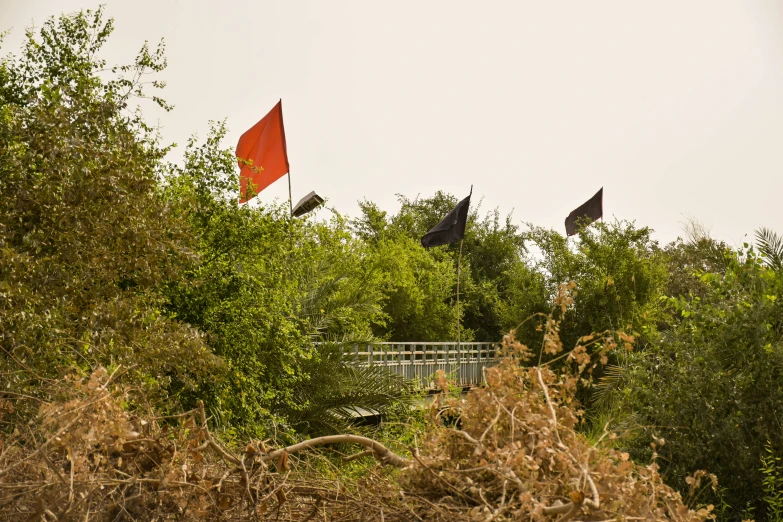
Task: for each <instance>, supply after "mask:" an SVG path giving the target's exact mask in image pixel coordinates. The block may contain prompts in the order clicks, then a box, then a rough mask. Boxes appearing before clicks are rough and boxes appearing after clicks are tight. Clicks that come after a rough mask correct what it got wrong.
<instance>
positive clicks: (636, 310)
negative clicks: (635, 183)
mask: <svg viewBox="0 0 783 522" xmlns="http://www.w3.org/2000/svg"><path fill="white" fill-rule="evenodd" d="M651 232H652V231H651V230H650V229H649V228H647V227H642V228H636V227H635V226H634V225H633V224H632V223H628V222H615V223H603V222H599V223H595V224H593V225H592V226H591V227H589V228H582V229H581V230H580V231H579V236H578V237H579V241H578V242H577V243H576V244H575V245H574V246H573V247H572V246H571V244H569V241H568V240H567V238H565V237H563V236H562V235H560V234H559V233H557V232H555V231H552V230H545V229H541V228H532V229H531V230H530V232H528V234H527V238H528V239H529V240H530V241H531V242H533V243H535V244H536V245H537V246H538V247H539V248H540V249H541V258H542V259H541V261H540V262H539V264H538V270H539V271H540V272H541V273H543V274H545V277H546V281H547V283H546V284H547V292H548V294H549V295H554V292H555V291H556V289H557V285H559V284H562V283H565V282H568V281H573V282H575V283H576V285H577V288H578V289H579V291H578V293H577V294H576V297H575V306H574V307H573V308H571V309H570V310H569V311H568V312H567V313H566V316H565V318H564V319H563V324H562V327H561V336H562V338H563V342H564V343H565V344H566V345H571V344H575V343H576V340H577V339H578V338H579V337H581V336H584V335H589V334H590V333H591V332H602V331H605V330H628V331H630V332H635V333H637V334H638V336H639V337H638V338H639V341H640V342H641V343H642V344H646V343H647V342H649V341H648V339H649V337H650V335H652V333H653V332H654V329H655V326H656V324H657V322H658V321H660V320H661V318H662V317H663V306H662V305H661V300H660V298H661V296H662V295H663V289H664V286H665V284H666V281H667V276H668V274H667V271H666V266H665V262H664V256H663V255H662V253H661V251H660V249H659V247H658V245H657V243H656V242H655V241H654V240H652V238H651V237H650V236H651ZM637 344H639V343H638V342H637Z"/></svg>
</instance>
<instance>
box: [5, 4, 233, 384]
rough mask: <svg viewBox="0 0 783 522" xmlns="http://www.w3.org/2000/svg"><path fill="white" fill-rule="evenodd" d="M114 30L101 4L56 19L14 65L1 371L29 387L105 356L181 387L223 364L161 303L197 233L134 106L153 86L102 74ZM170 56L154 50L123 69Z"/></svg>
mask: <svg viewBox="0 0 783 522" xmlns="http://www.w3.org/2000/svg"><path fill="white" fill-rule="evenodd" d="M111 29H112V25H111V22H110V21H109V22H106V23H104V22H103V20H102V12H101V10H98V11H97V12H89V11H88V12H86V13H80V14H77V15H70V16H63V17H61V18H59V19H58V20H54V19H50V20H49V21H47V22H46V23H45V24H44V26H43V28H42V29H41V31H40V34H39V35H35V34H34V33H32V32H28V36H27V42H26V45H25V48H24V52H23V54H22V56H21V58H19V59H15V58H13V57H8V58H6V59H5V60H4V62H3V65H2V68H3V71H4V74H3V75H0V76H1V77H2V81H3V82H4V83H3V85H2V87H0V143H2V144H3V145H2V147H0V281H2V283H0V324H1V325H2V326H1V327H0V328H2V334H3V335H2V339H1V340H0V346H1V347H2V353H3V356H2V357H0V367H2V368H3V370H5V371H9V372H13V377H12V383H13V386H14V387H15V389H17V390H19V391H20V392H21V391H23V390H24V391H25V392H29V393H39V392H40V391H41V390H39V388H38V385H40V383H41V379H43V378H49V377H58V376H61V375H62V374H63V373H64V372H68V371H74V370H75V371H80V370H87V369H88V368H90V367H91V366H94V365H96V364H103V365H107V366H110V367H116V366H117V365H119V364H122V365H123V366H125V367H127V368H132V369H133V371H132V372H129V373H126V374H125V375H126V376H127V378H128V379H131V381H133V382H135V383H136V384H143V385H144V386H145V387H146V388H147V390H148V391H149V390H153V389H156V390H159V391H166V390H168V391H169V392H171V391H172V390H173V389H175V388H179V389H194V388H195V387H197V385H198V382H199V381H200V380H201V379H204V378H206V377H207V376H208V375H210V374H212V373H213V372H214V371H216V370H217V368H218V364H217V363H218V361H217V360H216V359H215V358H214V357H213V356H212V355H211V354H210V353H209V351H208V350H207V348H206V346H205V345H204V343H203V340H202V337H201V335H200V334H199V332H197V331H195V330H193V329H191V328H188V327H187V326H185V325H182V324H180V323H177V322H175V321H171V320H170V319H169V318H168V317H167V316H166V315H165V314H164V313H163V305H164V301H163V299H162V298H161V295H160V294H159V293H158V292H157V287H158V285H159V284H160V283H161V282H162V281H165V280H168V279H171V278H176V277H178V275H179V274H180V273H181V268H182V266H183V263H184V262H185V260H186V258H187V255H186V254H187V248H188V235H187V233H186V230H185V228H184V226H183V225H184V224H183V223H181V222H180V221H179V220H178V219H177V218H176V217H175V216H173V215H172V213H171V212H170V209H169V208H168V207H167V206H166V204H165V202H164V201H163V200H162V199H161V198H160V195H159V192H158V186H157V179H156V170H157V169H158V167H159V165H160V162H161V159H162V157H163V155H164V154H165V152H166V149H165V148H161V147H160V146H159V145H158V143H157V140H156V139H155V137H154V136H153V135H152V134H151V133H150V132H149V131H148V127H146V126H145V125H144V124H143V122H142V121H141V120H140V119H139V118H137V117H135V116H133V115H127V114H124V112H123V108H124V107H125V106H126V104H127V103H128V101H129V100H130V99H131V98H132V97H133V96H139V95H141V94H143V91H141V90H138V89H136V90H135V91H131V92H125V91H123V87H124V86H125V85H126V83H125V82H124V80H123V79H122V78H121V77H114V79H111V80H108V81H103V80H101V78H99V76H98V75H99V71H100V70H101V69H102V67H103V65H104V64H103V62H101V61H99V60H97V59H96V58H95V57H94V55H95V53H96V52H97V51H98V50H99V49H100V47H101V46H102V45H103V43H104V42H105V39H106V38H107V37H108V35H109V34H110V33H111ZM163 65H164V64H162V63H160V62H158V61H155V58H154V56H153V57H151V56H150V55H149V54H148V53H147V52H146V51H142V53H141V55H140V58H139V59H137V61H136V62H135V63H134V64H133V65H131V66H129V67H127V68H125V71H127V72H128V73H130V74H132V75H133V76H134V77H141V76H142V75H145V74H148V73H151V72H154V71H157V70H159V69H161V68H162V67H163ZM137 87H138V86H137ZM10 385H11V383H9V386H10ZM158 397H159V398H162V397H165V394H163V395H162V396H160V395H159V396H158ZM171 398H172V399H176V396H172V397H171Z"/></svg>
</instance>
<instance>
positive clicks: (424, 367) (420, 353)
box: [352, 342, 498, 388]
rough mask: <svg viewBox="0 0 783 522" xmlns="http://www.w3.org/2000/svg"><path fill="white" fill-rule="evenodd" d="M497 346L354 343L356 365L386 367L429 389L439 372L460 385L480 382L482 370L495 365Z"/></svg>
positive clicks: (432, 343)
mask: <svg viewBox="0 0 783 522" xmlns="http://www.w3.org/2000/svg"><path fill="white" fill-rule="evenodd" d="M497 348H498V344H497V343H460V344H457V343H455V342H454V343H438V342H429V343H415V342H406V343H375V344H367V345H364V344H362V345H358V344H354V345H353V346H352V354H353V356H354V357H355V358H356V360H357V361H358V362H359V364H376V365H381V366H386V367H388V368H389V369H391V370H393V371H394V372H396V373H398V374H400V375H402V376H403V377H406V378H408V379H412V380H416V381H419V383H421V385H422V386H424V387H425V388H426V387H433V379H432V378H433V376H434V375H435V373H436V372H437V371H438V370H443V371H444V372H445V373H446V374H447V375H449V376H450V377H451V378H452V379H453V380H455V381H456V382H457V384H458V385H460V386H476V385H479V384H481V383H482V380H483V374H484V372H483V369H484V368H485V367H490V366H493V365H494V364H495V363H496V358H495V353H496V351H497Z"/></svg>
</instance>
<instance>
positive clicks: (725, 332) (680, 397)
mask: <svg viewBox="0 0 783 522" xmlns="http://www.w3.org/2000/svg"><path fill="white" fill-rule="evenodd" d="M725 261H726V263H725V265H726V271H725V273H713V272H707V273H703V274H702V275H701V280H702V282H703V283H704V284H706V285H707V287H708V292H707V293H706V295H705V296H704V297H687V296H681V297H679V298H670V299H669V301H668V302H669V304H670V306H671V307H672V311H673V312H674V313H675V314H676V315H675V316H674V317H673V318H672V321H671V324H670V326H669V329H667V330H665V331H663V332H662V333H661V334H660V337H659V339H658V341H657V342H654V343H651V344H650V345H649V346H648V347H647V348H646V349H645V350H644V351H643V352H638V353H635V354H633V355H632V357H631V360H630V361H629V363H628V364H627V365H625V370H626V373H625V377H624V387H623V389H621V390H618V396H619V397H620V401H619V402H620V404H621V405H622V406H619V407H618V409H619V410H622V409H623V408H624V411H626V412H634V413H635V414H636V415H638V416H640V418H641V422H640V424H641V425H642V426H648V427H646V428H642V431H643V432H645V433H647V435H646V436H642V437H639V439H638V441H639V445H637V446H634V447H633V448H632V449H633V453H635V455H636V456H637V457H642V456H643V455H644V454H645V453H646V452H647V451H648V450H647V449H645V447H646V441H648V440H649V438H648V437H649V434H651V433H655V434H658V435H662V436H664V437H665V439H666V441H667V443H666V445H665V446H664V447H663V448H662V449H661V450H660V455H661V457H662V461H663V462H664V463H665V464H662V471H663V473H664V475H665V476H666V477H667V479H668V480H669V481H670V483H672V484H677V485H679V486H680V487H682V488H685V485H684V484H683V483H682V479H683V477H685V476H686V475H688V474H690V473H692V472H693V471H695V470H698V469H707V470H709V471H711V472H712V473H715V474H716V475H717V476H718V479H719V481H720V483H721V484H722V486H724V487H725V488H726V490H725V497H726V501H727V502H728V503H729V504H730V505H731V506H733V507H734V508H735V509H737V510H739V509H742V508H743V507H744V506H751V507H755V509H756V512H757V513H763V512H764V509H765V508H764V506H763V505H762V503H761V500H760V495H759V492H760V491H761V490H762V487H763V480H764V476H763V474H762V473H761V472H760V471H759V469H758V462H760V459H761V456H762V455H763V451H764V450H763V448H764V445H765V443H766V442H767V441H770V442H771V443H772V445H773V446H774V447H780V445H781V444H783V439H782V438H781V430H780V416H779V413H778V412H781V411H783V390H782V389H781V387H780V382H781V381H780V379H781V375H782V373H781V372H783V321H782V320H781V317H783V313H782V312H783V310H781V299H780V297H781V290H783V280H782V279H781V277H780V274H779V273H776V272H774V271H772V270H769V269H767V268H765V267H764V264H763V263H762V259H760V258H759V257H758V256H756V254H755V253H754V252H753V250H752V249H747V250H744V251H740V252H737V253H728V254H727V256H726V260H725Z"/></svg>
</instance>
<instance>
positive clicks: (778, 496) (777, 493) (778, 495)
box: [761, 441, 783, 522]
mask: <svg viewBox="0 0 783 522" xmlns="http://www.w3.org/2000/svg"><path fill="white" fill-rule="evenodd" d="M781 461H783V458H781V457H780V456H778V455H775V452H774V450H773V449H772V446H771V444H770V443H769V441H767V444H766V445H765V446H764V454H763V455H762V456H761V473H763V474H764V480H763V482H762V483H763V485H764V503H765V504H766V508H767V520H769V521H770V522H780V521H781V520H783V464H781Z"/></svg>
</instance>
